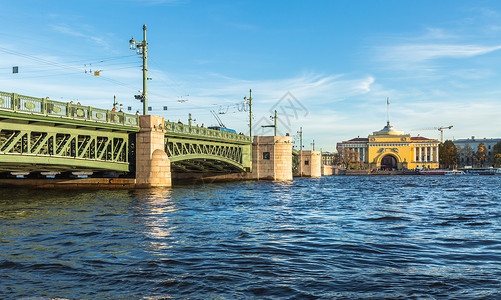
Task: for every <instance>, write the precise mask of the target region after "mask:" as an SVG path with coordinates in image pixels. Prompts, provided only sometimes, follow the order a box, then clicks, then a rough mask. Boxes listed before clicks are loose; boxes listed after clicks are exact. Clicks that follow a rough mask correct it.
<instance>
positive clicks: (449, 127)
mask: <svg viewBox="0 0 501 300" xmlns="http://www.w3.org/2000/svg"><path fill="white" fill-rule="evenodd" d="M452 127H453V125H451V126H442V127H430V128H419V129H413V130H438V131H440V143H443V142H444V129H451V128H452Z"/></svg>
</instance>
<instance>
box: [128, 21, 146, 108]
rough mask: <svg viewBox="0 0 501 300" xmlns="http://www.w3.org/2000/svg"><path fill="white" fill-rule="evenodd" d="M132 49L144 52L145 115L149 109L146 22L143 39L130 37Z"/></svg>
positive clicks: (138, 52) (143, 94) (143, 99)
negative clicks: (140, 40) (137, 39)
mask: <svg viewBox="0 0 501 300" xmlns="http://www.w3.org/2000/svg"><path fill="white" fill-rule="evenodd" d="M129 42H130V49H131V50H136V49H137V54H142V56H143V93H142V97H141V98H142V101H143V115H146V113H147V111H148V96H147V84H146V82H147V81H148V77H147V72H148V68H147V61H148V42H146V24H144V25H143V41H142V42H136V41H135V40H134V37H132V38H131V39H130V41H129Z"/></svg>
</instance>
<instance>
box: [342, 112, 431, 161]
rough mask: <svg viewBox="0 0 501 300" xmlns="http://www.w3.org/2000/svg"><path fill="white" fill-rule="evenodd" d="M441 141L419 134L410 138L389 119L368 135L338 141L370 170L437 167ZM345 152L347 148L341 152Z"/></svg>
mask: <svg viewBox="0 0 501 300" xmlns="http://www.w3.org/2000/svg"><path fill="white" fill-rule="evenodd" d="M439 145H440V142H439V141H438V140H436V139H429V138H425V137H421V136H417V137H411V136H410V134H405V133H404V132H402V131H398V130H395V129H394V128H393V126H391V125H390V122H389V121H388V122H387V124H386V126H385V127H384V128H383V129H382V130H379V131H375V132H373V133H372V134H371V135H369V136H368V137H367V138H354V139H351V140H348V141H344V142H341V143H338V144H337V151H338V153H340V154H341V155H342V154H343V149H347V150H349V152H350V153H352V154H354V155H355V163H357V162H358V163H359V164H360V165H361V166H362V167H363V168H370V169H414V168H416V167H422V168H427V169H437V168H438V167H439V162H438V146H439ZM344 152H346V150H345V151H344Z"/></svg>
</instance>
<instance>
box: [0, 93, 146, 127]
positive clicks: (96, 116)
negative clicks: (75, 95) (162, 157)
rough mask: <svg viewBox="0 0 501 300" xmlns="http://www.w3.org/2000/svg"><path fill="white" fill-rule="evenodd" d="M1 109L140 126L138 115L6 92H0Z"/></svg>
mask: <svg viewBox="0 0 501 300" xmlns="http://www.w3.org/2000/svg"><path fill="white" fill-rule="evenodd" d="M0 110H9V111H14V112H20V113H30V114H41V115H46V116H55V117H64V118H72V119H78V120H90V121H96V122H103V123H112V124H117V125H124V126H132V127H139V116H137V115H131V114H126V113H123V112H116V111H110V110H106V109H100V108H94V107H91V106H83V105H80V104H74V103H71V102H70V103H66V102H59V101H54V100H49V99H45V98H35V97H29V96H23V95H18V94H13V93H6V92H0Z"/></svg>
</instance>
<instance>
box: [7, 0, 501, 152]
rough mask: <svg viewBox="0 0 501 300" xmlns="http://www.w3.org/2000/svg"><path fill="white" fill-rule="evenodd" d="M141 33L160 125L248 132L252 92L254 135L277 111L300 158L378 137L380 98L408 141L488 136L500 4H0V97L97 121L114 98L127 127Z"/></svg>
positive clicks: (497, 91)
mask: <svg viewBox="0 0 501 300" xmlns="http://www.w3.org/2000/svg"><path fill="white" fill-rule="evenodd" d="M143 24H146V25H147V27H148V30H147V40H148V42H149V57H148V70H149V73H148V76H149V77H151V78H152V80H151V81H148V94H149V106H151V107H152V109H153V111H152V113H153V114H157V115H162V116H164V117H165V118H166V119H169V120H176V121H177V120H178V119H182V120H183V121H184V122H186V120H187V118H188V113H192V115H193V118H195V119H196V122H197V123H198V124H202V123H203V124H204V125H206V126H207V125H212V124H215V123H216V121H215V119H214V117H212V115H211V112H210V111H211V110H213V111H215V112H216V113H218V116H219V117H220V118H221V120H222V121H223V123H224V124H225V125H226V126H227V127H231V128H235V129H236V130H237V131H241V132H248V114H247V112H245V110H244V109H243V108H244V105H243V101H244V100H243V97H244V96H248V93H249V89H252V91H253V99H254V101H253V110H254V113H255V116H254V121H253V122H254V124H255V125H256V127H255V129H254V131H258V130H261V131H262V130H263V129H261V128H260V125H261V124H264V125H266V124H268V123H269V122H270V119H269V116H270V115H271V114H272V112H273V110H274V109H275V108H276V109H277V110H279V121H280V122H279V133H281V134H285V132H289V133H291V134H292V135H294V136H295V135H296V132H297V131H298V130H299V128H300V127H302V128H303V133H304V136H303V139H304V144H305V148H311V145H310V144H311V143H312V141H313V140H315V144H316V149H320V148H322V149H323V150H324V151H333V150H334V149H335V145H336V143H337V142H340V141H342V140H347V139H350V138H353V137H357V136H360V137H366V136H367V135H368V134H370V133H371V132H373V131H376V130H379V129H381V128H382V127H383V126H384V125H385V124H386V98H387V97H389V98H390V103H391V106H390V118H391V123H392V125H394V126H395V127H396V128H397V129H399V130H403V131H405V132H407V133H410V134H412V135H418V134H421V135H423V136H427V137H432V138H439V131H437V130H415V129H423V128H432V127H438V126H448V125H453V126H454V127H453V128H452V129H451V130H448V131H445V132H444V135H445V138H448V139H452V138H466V137H471V136H476V137H479V138H484V137H487V138H488V137H499V136H501V134H500V131H499V128H501V118H499V116H498V115H499V113H498V112H499V108H500V105H501V101H500V99H501V84H500V82H501V2H499V1H358V2H357V1H210V2H209V1H188V0H179V1H176V0H171V1H163V0H146V1H136V0H122V1H119V0H115V1H92V0H90V1H23V0H19V1H2V2H1V3H0V35H1V36H2V40H3V42H2V45H0V90H1V91H6V92H16V93H19V94H23V95H29V96H35V97H46V96H49V97H50V98H51V99H54V100H61V101H70V100H74V101H79V102H81V103H82V104H83V105H91V106H95V107H101V108H111V107H112V103H113V96H116V97H117V99H118V101H119V102H120V103H122V104H123V105H124V106H125V107H126V108H127V107H129V106H131V107H132V113H134V112H135V111H136V110H139V109H140V107H141V105H140V103H138V102H137V100H134V97H133V96H134V94H137V93H138V90H140V89H142V81H141V78H142V77H141V76H142V73H141V66H140V65H141V59H140V56H138V55H136V54H135V53H134V52H133V51H131V50H129V48H128V47H129V45H128V41H129V39H130V38H131V36H132V35H133V36H134V38H135V39H136V40H141V39H142V25H143ZM13 66H19V73H18V74H12V67H13ZM89 70H92V71H96V70H100V71H101V73H100V74H101V75H100V76H93V75H91V74H90V73H85V71H89ZM181 99H182V100H187V101H178V100H181ZM281 99H282V101H280V100H281ZM163 106H167V107H168V110H167V111H164V110H163ZM220 113H224V114H220ZM284 114H287V115H286V116H284ZM262 133H263V134H269V133H271V131H264V132H262Z"/></svg>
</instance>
